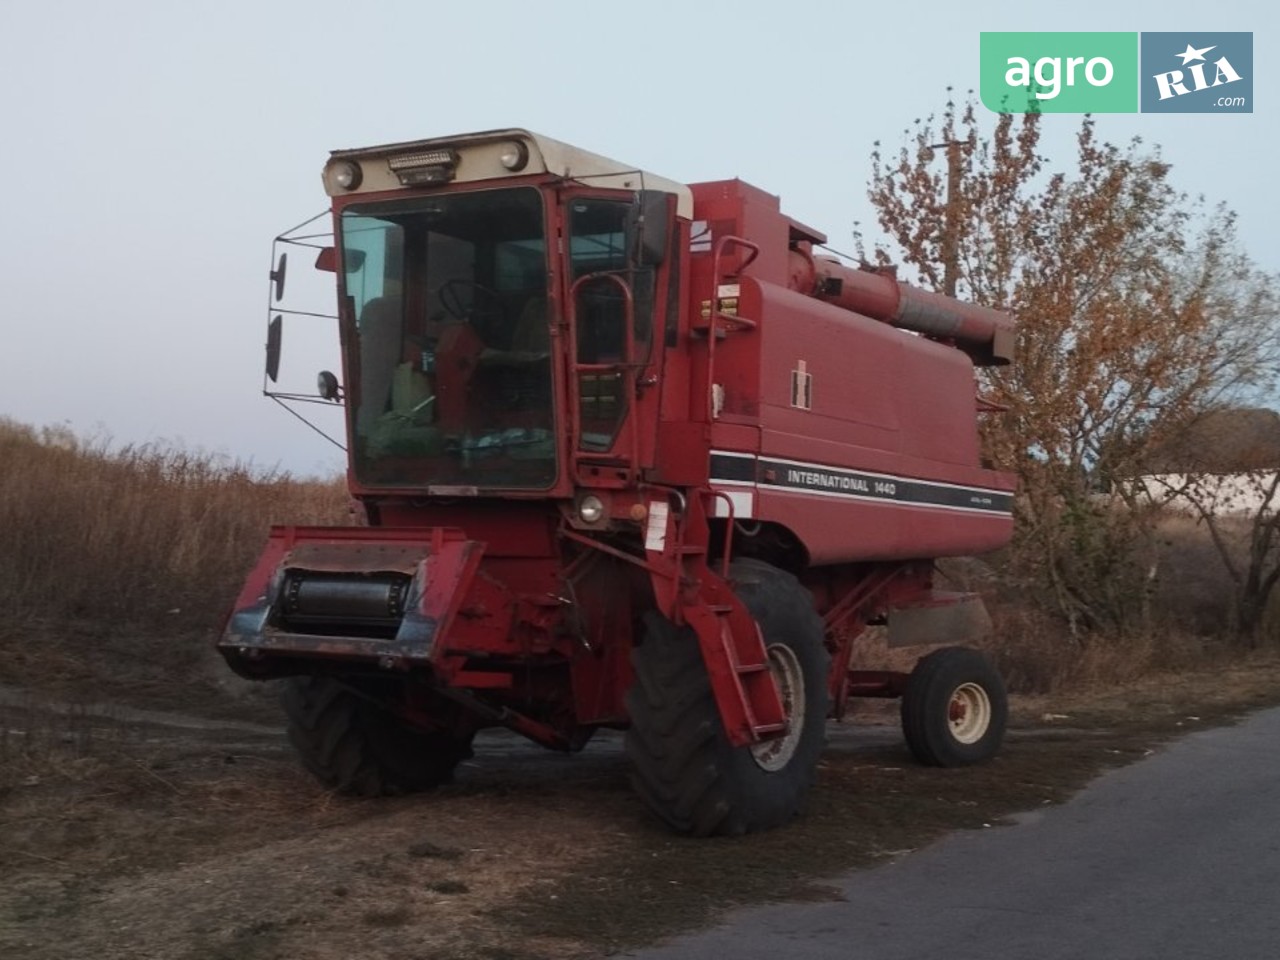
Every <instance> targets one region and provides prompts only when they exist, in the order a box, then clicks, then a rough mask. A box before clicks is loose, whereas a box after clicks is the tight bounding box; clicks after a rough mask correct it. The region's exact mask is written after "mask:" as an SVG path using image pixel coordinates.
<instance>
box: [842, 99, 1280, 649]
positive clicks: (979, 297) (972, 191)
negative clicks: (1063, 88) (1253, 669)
mask: <svg viewBox="0 0 1280 960" xmlns="http://www.w3.org/2000/svg"><path fill="white" fill-rule="evenodd" d="M1043 122H1044V118H1043V117H1041V116H1039V115H1038V114H1034V113H1030V114H1024V115H1012V114H1006V115H1001V116H999V117H998V118H994V119H993V118H992V116H991V114H990V113H988V112H987V111H985V110H980V109H977V108H976V105H975V103H974V102H973V101H972V99H971V100H970V101H969V102H968V103H964V104H957V103H955V102H954V101H952V102H948V103H947V104H946V106H945V108H944V109H943V111H942V112H941V114H940V115H938V116H933V117H929V118H927V119H924V120H918V121H916V126H915V127H914V128H913V129H909V130H907V131H904V135H903V142H902V144H901V145H900V147H899V148H897V149H896V150H891V149H885V148H881V147H880V146H877V147H876V150H875V152H874V154H873V156H872V172H871V178H870V184H869V188H870V198H871V201H872V203H873V205H874V207H875V209H876V212H877V218H878V225H879V227H880V230H881V231H882V237H883V243H882V244H881V245H880V246H878V247H877V248H876V249H874V250H873V251H871V252H870V253H868V252H867V251H866V250H865V249H863V250H861V251H860V252H861V253H862V255H863V258H864V260H870V261H872V262H874V263H875V264H876V265H879V266H880V267H882V268H883V267H886V266H887V265H889V264H891V263H893V264H899V265H901V266H902V267H903V270H904V272H906V273H914V274H915V275H916V276H917V277H918V279H919V280H920V282H922V283H923V284H924V285H925V286H927V287H929V288H932V289H944V288H946V287H947V286H951V287H952V288H953V289H954V290H955V291H956V294H957V295H958V296H959V297H961V298H962V299H967V300H972V301H975V302H977V303H981V304H984V305H986V306H990V307H994V308H997V309H1002V310H1008V311H1010V312H1012V313H1013V314H1014V316H1015V318H1016V321H1017V330H1018V333H1017V337H1018V339H1017V350H1016V358H1015V360H1014V362H1013V363H1012V364H1011V365H1010V366H1008V367H993V368H987V369H985V370H983V371H982V373H981V386H982V388H983V392H984V394H985V396H986V397H987V399H988V400H990V401H991V402H992V404H993V405H998V406H999V407H1001V408H1003V412H999V413H993V414H992V415H990V416H988V417H987V418H986V419H985V430H984V439H985V443H986V450H987V454H988V456H989V457H990V459H991V460H992V461H993V462H994V463H995V464H996V465H998V466H1000V467H1002V468H1003V469H1007V470H1012V471H1014V472H1016V473H1017V474H1018V477H1019V495H1018V497H1017V501H1016V519H1017V533H1016V537H1015V539H1014V542H1013V544H1012V546H1011V547H1010V549H1009V550H1008V551H1007V552H1006V553H1005V555H1004V556H1003V557H1002V558H1000V560H999V562H998V569H997V571H996V575H995V581H996V584H997V585H998V588H999V589H1000V590H1001V591H1003V592H1005V593H1007V594H1009V595H1012V596H1015V597H1016V598H1017V601H1018V602H1017V607H1018V611H1017V613H1016V617H1018V618H1031V620H1032V622H1033V623H1035V624H1036V625H1037V629H1035V630H1034V631H1033V633H1034V634H1036V635H1039V634H1043V633H1046V632H1047V633H1049V634H1051V635H1053V634H1057V633H1059V632H1061V633H1065V635H1066V638H1067V640H1068V643H1067V647H1066V649H1067V650H1068V651H1070V654H1069V656H1076V655H1080V654H1089V653H1090V651H1095V650H1096V649H1097V648H1098V646H1099V645H1102V646H1103V647H1106V648H1111V654H1110V655H1114V652H1115V651H1116V650H1121V649H1123V650H1141V649H1143V648H1144V647H1147V646H1150V647H1152V649H1153V652H1154V653H1156V654H1157V655H1164V654H1165V653H1166V652H1167V651H1164V650H1162V649H1159V643H1160V641H1159V639H1158V638H1162V637H1168V636H1170V635H1185V634H1187V633H1188V632H1190V633H1192V634H1197V635H1199V634H1202V633H1207V635H1208V636H1207V639H1210V640H1212V641H1213V642H1215V643H1220V642H1225V643H1230V644H1236V645H1239V646H1241V647H1253V646H1257V645H1261V644H1265V643H1268V642H1271V640H1270V636H1271V635H1273V634H1274V632H1275V626H1274V623H1273V621H1274V618H1273V617H1272V616H1271V614H1270V612H1269V610H1270V603H1271V599H1272V597H1271V594H1272V592H1273V589H1274V587H1275V585H1276V583H1277V581H1278V580H1280V549H1278V548H1277V543H1276V536H1275V533H1276V532H1277V527H1278V525H1280V516H1278V515H1277V512H1276V510H1275V509H1274V506H1273V505H1272V504H1271V503H1270V500H1269V496H1268V495H1273V494H1274V493H1275V487H1274V482H1273V480H1274V477H1275V475H1276V472H1277V471H1278V470H1280V458H1274V457H1273V458H1272V461H1271V462H1269V463H1266V464H1258V463H1256V462H1255V463H1251V464H1248V465H1247V466H1248V467H1249V468H1250V469H1252V470H1253V471H1254V473H1255V474H1256V477H1255V481H1254V482H1255V485H1256V486H1258V487H1259V488H1260V490H1261V492H1262V494H1263V495H1264V496H1263V506H1262V507H1260V508H1258V509H1257V510H1255V511H1253V512H1252V513H1242V514H1240V515H1238V516H1237V517H1236V518H1235V519H1232V520H1231V521H1229V522H1227V523H1221V524H1220V523H1215V522H1212V521H1213V520H1214V516H1215V514H1216V511H1215V510H1214V509H1212V507H1213V506H1216V505H1214V504H1210V509H1205V507H1206V504H1207V503H1208V498H1207V497H1206V496H1204V495H1203V491H1201V495H1199V496H1197V495H1196V493H1197V491H1196V490H1195V489H1194V486H1195V485H1194V484H1188V485H1187V486H1188V487H1190V488H1191V489H1183V490H1180V491H1172V490H1171V491H1168V493H1169V494H1170V495H1169V496H1166V497H1160V496H1154V497H1153V496H1151V495H1150V491H1149V489H1148V488H1147V487H1146V486H1144V485H1143V484H1142V483H1140V482H1139V479H1140V478H1142V477H1143V476H1145V475H1148V474H1151V473H1156V472H1169V471H1173V472H1180V473H1183V474H1195V473H1203V472H1206V471H1207V472H1211V473H1212V472H1215V470H1216V469H1217V468H1216V466H1215V464H1214V463H1213V462H1212V460H1213V458H1212V457H1211V456H1208V454H1209V452H1210V451H1211V450H1212V449H1213V446H1212V444H1211V443H1210V444H1199V443H1197V444H1188V443H1186V442H1185V438H1186V437H1187V436H1188V434H1189V433H1190V432H1193V431H1195V430H1196V428H1197V425H1200V426H1201V429H1200V431H1199V432H1200V435H1202V436H1203V434H1204V433H1205V432H1206V431H1205V430H1204V429H1203V425H1205V424H1206V423H1208V424H1212V423H1214V422H1215V421H1214V419H1213V418H1214V416H1215V414H1217V415H1219V416H1220V415H1221V413H1222V411H1229V410H1230V409H1231V408H1239V407H1250V406H1258V405H1263V404H1265V401H1266V400H1268V399H1269V398H1274V396H1275V392H1274V391H1275V387H1276V382H1277V373H1278V372H1280V294H1278V290H1280V287H1278V286H1277V281H1276V278H1275V277H1274V276H1272V275H1270V274H1268V273H1267V272H1265V271H1263V270H1261V269H1259V268H1258V266H1257V265H1256V264H1254V263H1253V262H1252V261H1251V260H1250V258H1249V256H1248V254H1247V252H1246V251H1244V250H1243V249H1242V246H1241V243H1240V240H1239V237H1238V235H1237V233H1236V227H1235V216H1234V214H1233V213H1232V212H1231V211H1229V210H1226V209H1224V208H1222V207H1214V206H1210V205H1207V204H1206V202H1205V201H1204V199H1203V198H1197V197H1194V196H1190V195H1188V194H1185V193H1183V192H1181V191H1179V190H1178V189H1177V188H1176V187H1175V186H1174V182H1173V179H1172V177H1171V167H1170V165H1169V164H1168V163H1166V162H1165V161H1164V160H1163V159H1162V157H1161V155H1160V151H1159V150H1158V149H1155V148H1151V147H1149V146H1147V145H1146V144H1144V143H1143V142H1142V141H1141V140H1137V139H1135V140H1134V141H1132V142H1130V143H1127V144H1122V145H1117V144H1113V143H1108V142H1106V141H1105V140H1103V139H1102V138H1101V137H1100V136H1099V135H1098V131H1097V129H1096V127H1095V124H1094V122H1093V120H1092V119H1091V118H1090V117H1085V118H1084V119H1083V121H1082V122H1081V123H1080V126H1079V129H1078V132H1077V137H1076V150H1075V156H1074V157H1058V158H1052V159H1051V158H1048V157H1046V156H1044V154H1043V145H1042V143H1041V127H1042V124H1043ZM949 168H950V169H949ZM859 244H860V246H861V245H862V244H863V241H862V239H861V238H859ZM1207 432H1209V433H1213V431H1212V430H1209V431H1207ZM1262 439H1263V438H1259V441H1261V440H1262ZM1258 445H1259V446H1264V444H1262V443H1261V442H1260V443H1259V444H1258ZM1188 447H1192V448H1194V449H1195V451H1196V452H1198V453H1199V454H1200V455H1199V456H1198V457H1195V458H1192V459H1190V460H1188V458H1187V457H1181V458H1179V459H1181V460H1182V463H1181V464H1179V465H1176V466H1170V465H1168V463H1167V461H1168V460H1169V454H1170V451H1176V450H1179V449H1181V450H1184V451H1185V450H1186V449H1187V448H1188ZM1157 461H1164V462H1165V465H1164V466H1163V468H1162V469H1159V470H1157V469H1155V468H1154V464H1155V463H1156V462H1157ZM1237 469H1239V467H1238V466H1232V467H1231V468H1229V470H1230V471H1235V470H1237ZM1221 472H1228V470H1222V471H1221ZM1217 488H1218V485H1217V484H1210V485H1208V487H1207V489H1209V490H1213V489H1217ZM1175 494H1177V495H1178V496H1175ZM1179 504H1180V507H1181V512H1180V511H1179V509H1170V508H1171V507H1177V506H1178V505H1179ZM1182 513H1186V514H1188V515H1190V516H1191V517H1193V518H1194V519H1195V520H1196V521H1197V523H1196V527H1195V529H1194V530H1191V531H1188V530H1187V529H1186V521H1185V520H1184V519H1183V518H1182ZM1189 533H1190V534H1191V536H1188V534H1189ZM1204 544H1208V545H1209V547H1210V549H1209V552H1208V561H1207V562H1203V559H1202V562H1198V563H1195V564H1191V563H1188V562H1186V560H1185V558H1184V554H1186V553H1188V552H1191V553H1198V554H1199V553H1203V550H1202V549H1201V548H1202V546H1203V545H1204ZM1210 585H1211V586H1212V589H1203V588H1204V587H1206V586H1210ZM1188 593H1194V594H1195V595H1196V596H1197V597H1198V598H1199V601H1198V602H1199V603H1201V604H1203V605H1204V607H1203V608H1201V609H1195V610H1189V609H1188V608H1187V604H1186V603H1185V602H1183V598H1185V597H1186V596H1187V595H1188ZM1209 625H1212V626H1211V628H1210V629H1208V630H1207V631H1205V627H1206V626H1209ZM1009 642H1011V643H1016V642H1018V641H1017V640H1016V639H1015V638H1013V637H1010V638H1009Z"/></svg>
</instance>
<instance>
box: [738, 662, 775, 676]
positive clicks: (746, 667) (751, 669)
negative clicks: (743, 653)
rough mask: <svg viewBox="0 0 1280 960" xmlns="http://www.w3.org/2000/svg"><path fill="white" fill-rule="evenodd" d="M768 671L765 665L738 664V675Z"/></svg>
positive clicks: (767, 666)
mask: <svg viewBox="0 0 1280 960" xmlns="http://www.w3.org/2000/svg"><path fill="white" fill-rule="evenodd" d="M768 669H769V665H768V664H767V663H746V664H743V663H740V664H738V673H739V674H743V673H764V672H765V671H766V670H768Z"/></svg>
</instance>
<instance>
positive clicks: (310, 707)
mask: <svg viewBox="0 0 1280 960" xmlns="http://www.w3.org/2000/svg"><path fill="white" fill-rule="evenodd" d="M280 703H281V705H282V706H283V707H284V712H285V717H286V718H287V727H288V733H289V741H290V743H292V744H293V747H294V749H295V750H297V752H298V755H299V757H300V758H301V759H302V764H303V766H305V767H306V768H307V770H309V771H310V772H311V773H312V774H313V775H314V776H315V777H316V779H317V780H319V781H320V782H321V783H322V784H324V785H325V786H326V787H328V788H329V789H331V790H336V791H337V792H339V793H346V794H351V795H354V796H362V797H376V796H384V795H388V794H399V793H416V792H418V791H421V790H426V789H429V788H431V787H435V786H439V785H440V784H442V783H446V782H448V781H449V779H450V778H451V777H452V776H453V770H454V768H455V767H456V766H457V765H458V764H459V763H460V762H461V761H462V760H465V759H466V758H467V757H469V756H471V744H470V739H469V738H467V739H464V738H460V737H457V736H455V735H453V734H450V733H447V732H444V731H439V732H431V733H429V732H426V731H422V730H417V729H415V728H413V727H410V726H409V725H408V724H406V723H404V721H402V720H400V719H398V718H397V717H396V716H395V715H393V714H392V713H390V712H389V711H387V710H384V709H382V708H381V707H379V706H378V705H377V704H376V703H373V702H371V701H370V700H368V699H366V698H364V697H362V696H360V695H359V694H357V693H355V692H353V691H352V690H351V689H349V688H348V687H345V686H343V685H342V684H340V683H338V682H337V681H336V680H333V679H331V678H329V677H290V678H288V679H287V680H285V682H284V687H283V690H282V691H281V695H280Z"/></svg>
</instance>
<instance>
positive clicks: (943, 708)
mask: <svg viewBox="0 0 1280 960" xmlns="http://www.w3.org/2000/svg"><path fill="white" fill-rule="evenodd" d="M1008 718H1009V697H1008V694H1007V693H1006V692H1005V687H1004V681H1003V680H1002V679H1001V678H1000V674H999V672H997V670H996V668H995V667H994V666H993V665H992V663H991V661H990V660H989V659H987V657H985V656H984V655H983V654H981V653H979V652H978V651H977V650H970V649H968V648H967V647H944V648H943V649H941V650H936V651H934V652H933V653H931V654H929V655H928V656H927V657H922V658H921V659H920V660H919V662H917V663H916V666H915V669H914V670H912V671H911V676H910V677H909V678H908V679H907V688H906V690H905V691H904V693H903V695H902V733H903V736H904V737H905V738H906V741H907V746H908V747H910V748H911V752H912V753H913V754H915V757H916V759H917V760H919V761H920V762H921V763H924V764H928V765H929V766H933V767H961V766H967V765H969V764H973V763H981V762H983V761H984V760H989V759H990V758H991V757H993V756H995V754H996V752H997V751H998V750H999V749H1000V744H1001V742H1003V740H1004V731H1005V726H1006V724H1007V723H1008Z"/></svg>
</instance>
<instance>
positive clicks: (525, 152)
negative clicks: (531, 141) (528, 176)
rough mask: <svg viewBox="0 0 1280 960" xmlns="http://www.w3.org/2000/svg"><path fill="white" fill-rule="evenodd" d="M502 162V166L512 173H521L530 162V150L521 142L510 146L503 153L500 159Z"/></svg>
mask: <svg viewBox="0 0 1280 960" xmlns="http://www.w3.org/2000/svg"><path fill="white" fill-rule="evenodd" d="M498 159H499V160H501V161H502V165H503V166H504V167H506V168H507V169H508V170H510V171H511V172H512V173H519V172H520V171H521V170H523V169H524V167H525V164H527V163H528V162H529V148H528V147H526V146H525V145H524V144H523V143H521V142H520V141H519V140H517V141H515V142H514V143H511V144H508V145H507V146H506V147H505V148H504V149H503V151H502V156H500V157H499V158H498Z"/></svg>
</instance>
